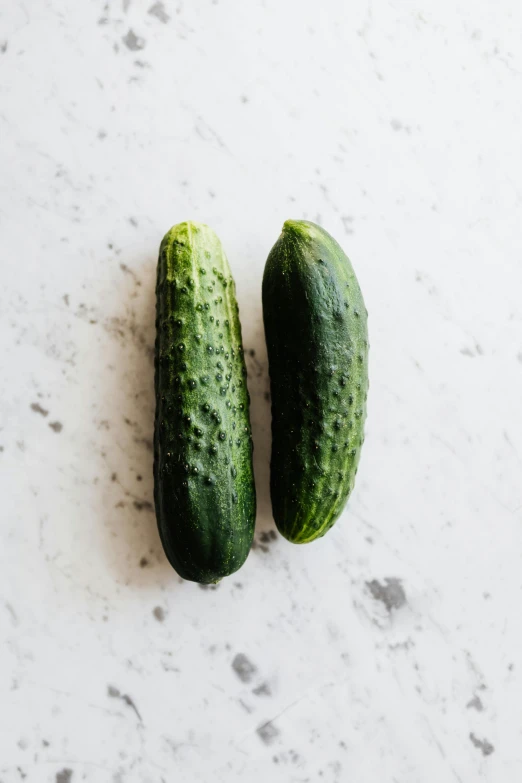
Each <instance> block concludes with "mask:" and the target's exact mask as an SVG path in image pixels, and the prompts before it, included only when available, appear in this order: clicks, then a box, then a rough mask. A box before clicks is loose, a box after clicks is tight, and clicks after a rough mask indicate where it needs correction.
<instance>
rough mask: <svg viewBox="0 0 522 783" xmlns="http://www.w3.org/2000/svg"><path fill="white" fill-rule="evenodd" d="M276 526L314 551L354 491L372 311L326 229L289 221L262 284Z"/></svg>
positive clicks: (266, 268) (312, 224)
mask: <svg viewBox="0 0 522 783" xmlns="http://www.w3.org/2000/svg"><path fill="white" fill-rule="evenodd" d="M263 318H264V322H265V334H266V341H267V348H268V360H269V368H270V384H271V395H272V459H271V466H270V493H271V498H272V510H273V514H274V520H275V522H276V525H277V527H278V529H279V531H280V532H281V533H282V534H283V535H284V536H285V537H286V538H287V539H289V540H290V541H293V542H295V543H306V542H308V541H313V540H314V539H316V538H319V537H320V536H322V535H324V534H325V533H326V532H327V531H328V530H329V529H330V528H331V526H332V525H333V524H334V522H335V520H336V519H337V518H338V516H339V514H340V513H341V511H342V510H343V508H344V505H345V503H346V501H347V499H348V496H349V494H350V492H351V490H352V489H353V485H354V481H355V474H356V473H357V465H358V462H359V456H360V451H361V446H362V443H363V440H364V422H365V419H366V400H367V393H368V331H367V311H366V307H365V305H364V300H363V297H362V294H361V289H360V288H359V284H358V282H357V278H356V277H355V274H354V271H353V269H352V266H351V264H350V261H349V260H348V258H347V257H346V255H345V254H344V252H343V250H342V249H341V247H340V246H339V245H338V244H337V242H336V241H335V239H333V237H331V236H330V235H329V234H328V233H327V232H326V231H324V229H322V228H320V226H316V225H315V224H314V223H309V222H307V221H304V220H287V222H286V223H285V224H284V226H283V231H282V234H281V236H280V237H279V239H278V240H277V242H276V244H275V245H274V247H273V248H272V250H271V252H270V254H269V256H268V259H267V262H266V266H265V272H264V277H263Z"/></svg>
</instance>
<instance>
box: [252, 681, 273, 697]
mask: <svg viewBox="0 0 522 783" xmlns="http://www.w3.org/2000/svg"><path fill="white" fill-rule="evenodd" d="M252 693H253V694H254V696H271V695H272V690H271V688H270V685H269V684H268V683H267V682H262V683H261V685H258V686H257V688H253V689H252Z"/></svg>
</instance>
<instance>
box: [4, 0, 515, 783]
mask: <svg viewBox="0 0 522 783" xmlns="http://www.w3.org/2000/svg"><path fill="white" fill-rule="evenodd" d="M354 6H355V8H354ZM521 29H522V10H521V8H520V4H519V3H518V2H514V1H513V2H511V1H510V0H498V1H497V3H495V4H493V3H488V2H474V3H470V2H468V1H467V0H456V2H455V1H453V2H451V3H450V2H440V3H436V4H434V3H431V2H428V0H416V2H411V3H410V2H408V3H407V2H404V3H401V2H382V3H361V4H357V3H348V2H346V1H345V0H324V2H322V3H320V4H319V5H318V4H317V3H315V2H314V3H312V2H309V0H300V2H297V0H293V1H292V2H291V1H290V0H255V1H254V2H240V0H213V1H212V0H191V1H190V2H189V0H164V2H163V3H161V2H157V3H155V4H154V5H152V0H149V1H148V2H140V1H139V0H126V2H123V3H122V2H116V0H114V2H110V3H109V2H107V3H106V4H105V3H104V2H101V1H100V2H98V1H97V0H90V2H76V3H67V2H65V0H25V1H24V2H22V1H21V0H12V2H9V3H8V2H3V3H2V6H1V8H0V159H1V165H0V171H1V176H0V281H1V287H0V352H1V356H2V373H1V378H0V491H1V497H2V504H1V509H2V511H1V514H0V520H1V525H0V641H1V648H0V781H1V783H14V782H15V781H21V780H25V781H27V783H33V781H34V782H35V783H40V782H42V781H43V783H46V782H47V781H49V782H50V783H79V782H80V781H86V782H87V783H101V782H102V781H103V782H105V781H110V782H111V783H134V782H136V783H173V782H174V781H175V783H209V781H212V782H213V783H220V782H221V781H223V783H225V782H226V783H234V781H241V783H264V782H265V781H267V780H270V781H272V782H273V783H292V782H293V781H295V782H296V783H297V782H298V781H299V782H301V781H302V782H303V783H304V782H305V781H310V782H313V783H317V781H321V782H323V781H324V783H454V781H456V782H457V783H458V782H459V781H460V783H470V782H471V781H481V780H484V781H489V783H518V782H519V781H520V780H521V779H522V743H521V731H522V720H521V714H520V697H521V695H522V693H521V692H522V660H521V649H522V612H521V609H520V603H521V596H522V592H521V589H522V558H521V555H522V487H521V473H522V413H521V400H522V308H521V304H520V302H521V290H522V242H521V238H520V237H521V234H520V225H521V208H522V185H521V182H522V153H521V149H522V147H521V144H520V135H521V133H520V129H521V126H522V122H521V120H522V117H521V114H522V108H521V107H522V103H521V101H520V96H521V94H522V76H521V72H522V54H521V53H522V45H521V44H522V40H521V32H520V31H521ZM290 217H293V218H295V217H298V218H300V217H303V218H309V219H312V220H316V221H318V222H320V223H322V224H323V225H324V226H325V227H326V228H327V229H328V230H329V231H330V232H331V233H333V234H334V235H335V236H336V237H337V238H338V239H339V240H340V241H341V242H342V243H343V245H344V246H345V248H346V250H347V252H348V254H349V255H350V256H351V258H352V260H353V262H354V265H355V267H356V270H357V273H358V276H359V279H360V281H361V284H362V286H363V290H364V292H365V297H366V301H367V305H368V310H369V312H370V330H371V332H370V336H371V346H372V348H371V368H370V369H371V395H370V399H369V419H368V425H367V439H366V444H365V448H364V450H363V458H362V462H361V467H360V471H359V476H358V483H357V486H356V489H355V492H354V494H353V496H352V499H351V501H350V504H349V507H348V509H347V510H346V512H345V514H344V516H343V517H342V519H341V520H340V521H339V523H338V524H337V526H336V527H335V528H334V529H333V530H332V531H331V533H329V535H328V536H326V538H324V539H322V540H321V541H319V542H317V543H315V544H312V545H309V546H305V547H296V546H292V545H291V544H289V543H287V542H286V541H285V540H283V539H281V537H279V536H276V535H275V534H274V525H273V522H272V520H271V516H270V507H269V501H268V494H267V478H268V472H267V469H268V454H269V403H268V402H267V399H266V395H267V390H268V379H267V367H266V351H265V346H264V341H263V327H262V320H261V304H260V284H261V275H262V270H263V265H264V260H265V258H266V255H267V252H268V250H269V249H270V247H271V245H272V244H273V242H274V241H275V239H276V238H277V235H278V233H279V230H280V227H281V225H282V222H283V221H284V220H285V219H286V218H290ZM185 219H195V220H201V221H204V222H207V223H209V224H210V225H211V226H212V227H213V228H214V229H215V230H216V231H217V233H218V234H219V235H220V236H221V238H222V240H223V242H224V245H225V248H226V250H227V253H228V255H229V259H230V262H231V265H232V268H233V270H234V274H235V276H236V280H237V286H238V295H239V302H240V308H241V314H242V322H243V331H244V339H245V346H246V348H247V349H248V350H249V351H255V355H250V354H249V357H248V366H249V371H250V372H249V374H250V378H249V385H250V390H251V394H252V417H253V428H254V436H255V461H256V473H257V482H258V493H259V514H258V522H257V533H256V547H255V549H254V550H253V551H252V552H251V554H250V556H249V558H248V561H247V563H246V565H245V566H244V568H243V569H242V570H241V571H240V572H239V573H238V574H236V575H235V576H233V577H231V578H230V579H228V580H225V581H224V582H223V583H222V584H220V585H219V587H217V588H216V589H212V588H211V589H201V588H200V587H198V586H197V585H195V584H190V583H184V582H182V581H181V580H180V579H178V578H177V576H176V575H175V573H174V572H173V571H172V570H171V568H170V567H169V565H168V564H167V562H166V559H165V557H164V555H163V553H162V550H161V546H160V543H159V539H158V536H157V533H156V527H155V520H154V514H153V513H152V506H151V503H152V475H151V474H152V465H151V435H152V417H153V406H154V399H153V367H152V360H151V351H152V345H153V339H154V311H153V307H154V272H155V262H156V253H157V248H158V244H159V241H160V239H161V237H162V235H163V233H164V232H165V230H166V229H167V228H169V227H170V226H171V225H172V224H173V223H176V222H179V221H181V220H185ZM387 580H389V581H387ZM392 604H393V605H392Z"/></svg>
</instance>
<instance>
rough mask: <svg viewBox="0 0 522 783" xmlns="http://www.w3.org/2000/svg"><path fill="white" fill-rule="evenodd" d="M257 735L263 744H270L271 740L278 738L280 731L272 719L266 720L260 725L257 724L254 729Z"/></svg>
mask: <svg viewBox="0 0 522 783" xmlns="http://www.w3.org/2000/svg"><path fill="white" fill-rule="evenodd" d="M256 731H257V734H258V736H259V737H260V739H261V740H262V741H263V742H264V743H265V745H271V744H272V743H273V742H275V741H276V739H277V738H278V736H279V734H280V731H279V729H278V728H277V726H275V725H274V724H273V723H272V721H267V723H263V724H262V726H259V728H258V729H257V730H256Z"/></svg>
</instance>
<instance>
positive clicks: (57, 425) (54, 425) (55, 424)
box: [49, 421, 63, 433]
mask: <svg viewBox="0 0 522 783" xmlns="http://www.w3.org/2000/svg"><path fill="white" fill-rule="evenodd" d="M49 427H50V428H51V429H52V431H53V432H56V433H59V432H61V431H62V430H63V424H62V422H61V421H51V422H49Z"/></svg>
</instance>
